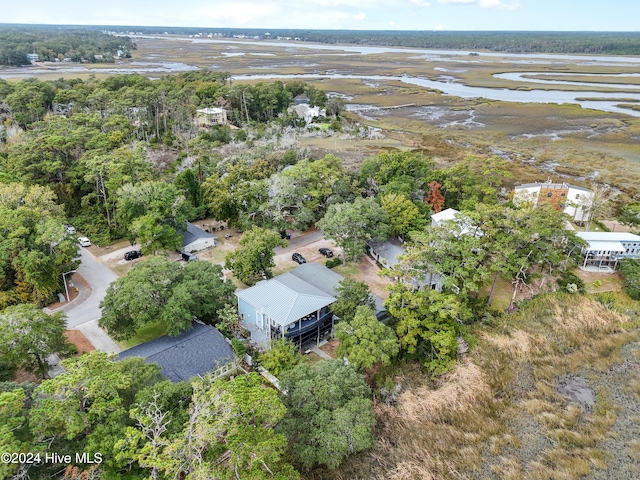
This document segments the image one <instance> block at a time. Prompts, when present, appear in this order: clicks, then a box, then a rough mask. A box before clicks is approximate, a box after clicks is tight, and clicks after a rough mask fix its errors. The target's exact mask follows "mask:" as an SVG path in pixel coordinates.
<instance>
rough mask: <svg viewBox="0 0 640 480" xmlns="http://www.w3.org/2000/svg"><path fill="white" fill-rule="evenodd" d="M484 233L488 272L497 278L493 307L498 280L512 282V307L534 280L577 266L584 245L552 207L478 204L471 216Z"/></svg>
mask: <svg viewBox="0 0 640 480" xmlns="http://www.w3.org/2000/svg"><path fill="white" fill-rule="evenodd" d="M470 215H471V220H472V222H473V224H474V225H475V226H476V228H477V229H478V231H481V232H482V233H483V236H482V239H483V242H484V247H483V248H484V249H485V250H486V252H487V256H486V261H487V268H488V269H489V270H490V271H491V272H492V273H493V275H494V282H493V286H492V288H491V293H490V294H489V300H488V303H489V304H491V301H492V299H493V293H494V291H495V285H496V282H497V278H498V276H503V277H505V278H508V279H509V280H511V283H512V285H513V294H512V296H511V304H510V305H509V307H508V308H509V309H511V308H512V307H513V304H514V301H515V297H516V294H517V292H518V291H519V289H520V288H521V287H523V286H527V285H528V281H529V278H530V277H532V276H534V275H535V276H539V277H542V278H543V280H544V279H545V278H546V277H549V276H553V275H554V274H555V273H557V272H558V271H565V270H567V269H568V268H570V267H571V266H572V265H575V261H576V255H577V254H579V252H580V249H579V247H580V246H581V245H584V244H585V242H584V241H582V240H581V239H579V238H578V237H577V236H576V234H575V232H574V231H572V230H567V229H566V228H565V225H566V221H567V217H566V215H565V214H564V213H562V212H560V211H558V210H556V209H555V208H554V207H553V206H552V205H549V204H540V205H538V206H532V205H523V206H521V207H510V206H501V205H492V206H487V205H483V204H479V205H477V206H476V213H475V214H470Z"/></svg>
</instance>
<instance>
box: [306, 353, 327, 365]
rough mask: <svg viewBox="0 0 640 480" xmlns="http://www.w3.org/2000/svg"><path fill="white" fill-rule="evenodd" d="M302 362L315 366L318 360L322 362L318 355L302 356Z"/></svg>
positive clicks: (308, 354)
mask: <svg viewBox="0 0 640 480" xmlns="http://www.w3.org/2000/svg"><path fill="white" fill-rule="evenodd" d="M302 360H303V361H305V362H307V363H308V364H309V365H315V364H316V363H318V362H319V361H320V360H322V357H321V356H320V355H318V354H317V353H313V352H311V353H307V354H305V355H303V356H302Z"/></svg>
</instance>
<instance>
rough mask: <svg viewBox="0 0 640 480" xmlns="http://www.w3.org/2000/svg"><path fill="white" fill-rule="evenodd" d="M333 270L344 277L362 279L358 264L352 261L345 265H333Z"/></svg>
mask: <svg viewBox="0 0 640 480" xmlns="http://www.w3.org/2000/svg"><path fill="white" fill-rule="evenodd" d="M333 270H334V271H335V272H336V273H339V274H340V275H342V276H343V277H344V278H348V279H350V280H357V281H359V282H360V281H362V275H361V274H360V270H358V266H357V265H355V264H353V263H347V265H346V266H343V265H338V266H337V267H334V268H333Z"/></svg>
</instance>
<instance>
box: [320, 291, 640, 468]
mask: <svg viewBox="0 0 640 480" xmlns="http://www.w3.org/2000/svg"><path fill="white" fill-rule="evenodd" d="M615 310H616V308H614V307H611V306H609V308H607V307H605V306H604V305H603V304H602V303H600V302H597V301H595V300H592V299H589V298H587V297H584V296H571V295H568V294H554V295H546V296H542V297H538V298H536V299H535V300H533V301H532V302H530V303H529V304H528V305H526V306H525V307H523V308H522V309H521V310H520V311H518V312H515V313H513V314H510V315H505V316H503V317H502V318H501V319H499V320H498V322H497V324H496V325H495V326H493V327H491V328H487V327H484V328H481V329H480V328H479V331H478V332H477V337H478V340H479V341H478V345H477V346H476V348H475V349H474V350H473V351H472V352H471V354H470V355H469V356H468V357H467V358H466V359H464V360H462V361H461V362H460V363H459V365H458V367H457V368H456V369H455V370H454V371H453V372H452V373H450V374H449V375H447V376H445V377H442V378H440V379H438V381H437V382H435V383H434V382H432V381H430V380H428V379H427V377H426V376H425V377H424V379H423V382H422V384H421V385H420V383H419V382H415V378H414V382H413V383H412V384H410V385H409V384H405V383H403V388H404V390H405V391H404V392H403V393H402V394H401V395H400V398H399V401H398V403H397V405H396V406H389V405H384V404H380V403H378V404H376V406H375V411H376V416H377V418H378V432H377V433H378V438H379V441H378V444H377V445H376V447H375V448H374V449H373V450H372V451H371V452H368V453H367V454H363V455H361V456H359V457H355V458H352V459H350V460H349V461H348V462H346V463H345V464H344V465H343V466H342V467H341V469H340V471H339V472H334V473H327V472H324V474H323V475H320V476H315V477H314V478H333V479H343V478H344V479H347V478H349V479H352V478H363V479H370V478H377V479H421V480H422V479H426V480H430V479H434V480H436V479H437V480H447V479H462V478H465V479H466V478H494V477H495V478H503V479H513V480H516V479H541V480H542V479H545V480H548V479H579V478H582V477H583V476H585V475H588V474H589V473H591V472H592V471H593V470H594V469H606V468H608V464H609V461H610V459H611V457H612V456H613V455H614V453H615V452H611V451H609V450H607V449H606V448H605V447H604V446H603V445H605V444H606V442H607V439H608V438H610V437H611V435H612V433H611V432H612V429H613V428H614V425H616V421H617V419H618V412H619V410H620V408H619V406H618V405H616V404H614V403H613V402H612V399H611V398H609V392H608V389H607V388H603V387H602V386H597V385H607V384H606V383H604V384H603V383H597V382H599V381H601V380H598V378H600V377H598V375H600V376H601V377H602V376H604V377H602V378H604V379H605V380H604V381H605V382H610V381H611V378H610V377H607V376H606V375H607V373H606V372H607V371H608V368H609V367H610V366H611V365H612V364H614V363H616V362H619V361H620V349H621V347H622V346H623V345H626V344H629V343H630V342H632V341H634V340H636V339H637V338H638V336H639V335H638V332H637V330H638V329H637V325H636V327H634V326H633V325H635V324H634V322H630V320H629V318H627V317H625V316H624V315H623V314H621V313H618V312H616V311H615ZM632 353H633V350H632V351H631V353H629V355H632ZM585 369H586V370H585ZM576 372H579V373H578V374H580V375H582V376H583V377H584V378H586V379H587V381H588V384H589V385H592V386H593V385H596V386H593V389H594V391H595V393H596V403H595V405H594V406H593V407H592V408H590V409H586V410H583V409H582V408H581V407H580V406H578V405H576V404H572V403H571V402H570V401H569V400H568V399H566V398H565V397H563V396H562V395H561V394H560V393H559V392H558V389H557V388H558V385H557V383H558V379H559V378H561V377H563V376H566V375H576ZM588 372H591V373H588ZM594 382H595V383H594ZM630 388H631V389H632V390H633V391H634V392H635V384H631V385H630ZM634 442H635V441H634V440H629V441H627V442H626V445H627V451H628V453H629V454H630V455H633V454H638V455H640V453H638V452H639V447H638V443H637V442H635V443H634Z"/></svg>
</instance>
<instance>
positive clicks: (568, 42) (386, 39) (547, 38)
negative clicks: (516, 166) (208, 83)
mask: <svg viewBox="0 0 640 480" xmlns="http://www.w3.org/2000/svg"><path fill="white" fill-rule="evenodd" d="M109 28H113V29H114V30H116V31H123V32H128V31H131V29H132V28H133V29H135V30H136V31H139V32H142V33H145V34H151V33H156V34H157V33H170V34H174V35H195V34H198V33H202V34H209V33H216V34H220V35H221V36H222V37H233V36H237V35H246V36H248V37H256V36H257V37H259V38H261V39H263V40H269V39H276V38H277V37H288V38H291V39H299V40H302V41H306V42H318V43H329V44H339V43H355V44H359V45H382V46H389V47H414V48H432V49H456V50H489V51H495V52H509V53H585V54H589V53H590V54H605V55H638V54H640V33H638V32H516V31H514V32H508V31H500V32H490V31H489V32H487V31H483V32H456V31H446V32H443V31H437V32H436V31H415V30H413V31H411V30H409V31H396V30H289V29H282V30H279V29H278V30H272V29H264V28H261V29H258V28H254V29H232V28H205V29H202V28H184V27H109ZM266 33H269V35H265V34H266Z"/></svg>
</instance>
